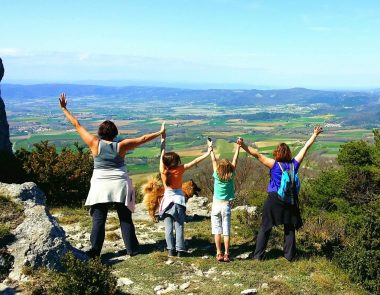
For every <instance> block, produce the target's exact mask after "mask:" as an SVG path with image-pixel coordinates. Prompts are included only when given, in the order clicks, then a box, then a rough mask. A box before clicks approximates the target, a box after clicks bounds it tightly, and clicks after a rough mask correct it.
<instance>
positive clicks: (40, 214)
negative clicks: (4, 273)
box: [0, 182, 70, 281]
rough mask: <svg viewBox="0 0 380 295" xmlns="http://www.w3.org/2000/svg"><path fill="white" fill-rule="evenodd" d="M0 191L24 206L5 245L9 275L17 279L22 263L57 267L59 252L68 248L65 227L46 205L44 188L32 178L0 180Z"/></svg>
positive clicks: (63, 251)
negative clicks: (11, 239) (9, 257)
mask: <svg viewBox="0 0 380 295" xmlns="http://www.w3.org/2000/svg"><path fill="white" fill-rule="evenodd" d="M0 194H1V195H4V196H7V197H9V198H10V199H11V200H12V201H14V202H16V203H19V204H21V205H22V206H23V207H24V216H25V218H24V221H23V222H22V223H21V224H19V225H18V226H17V228H16V229H15V230H13V231H12V234H13V235H14V236H15V237H14V242H13V243H11V244H10V245H8V251H9V253H10V254H11V255H12V256H13V257H14V264H13V269H12V271H11V272H10V274H9V278H11V279H13V280H16V281H17V280H20V278H21V274H22V268H23V267H24V266H31V267H39V266H46V267H48V268H51V269H60V267H61V265H60V260H61V258H62V256H63V255H64V254H65V253H66V252H67V251H68V250H69V249H70V245H69V244H68V243H67V242H66V239H65V231H64V230H63V229H62V228H61V227H60V226H59V224H58V222H57V220H56V219H55V218H54V217H53V216H51V214H50V213H49V212H48V210H47V209H46V207H45V202H46V198H45V195H44V194H43V192H42V191H41V190H40V189H39V188H38V187H37V186H36V185H35V184H34V183H32V182H27V183H24V184H21V185H17V184H5V183H0Z"/></svg>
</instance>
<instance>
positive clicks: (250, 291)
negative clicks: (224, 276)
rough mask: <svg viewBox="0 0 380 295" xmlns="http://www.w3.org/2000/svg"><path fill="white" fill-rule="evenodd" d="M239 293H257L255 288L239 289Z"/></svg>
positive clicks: (246, 294)
mask: <svg viewBox="0 0 380 295" xmlns="http://www.w3.org/2000/svg"><path fill="white" fill-rule="evenodd" d="M240 294H244V295H251V294H257V290H256V289H246V290H244V291H241V293H240Z"/></svg>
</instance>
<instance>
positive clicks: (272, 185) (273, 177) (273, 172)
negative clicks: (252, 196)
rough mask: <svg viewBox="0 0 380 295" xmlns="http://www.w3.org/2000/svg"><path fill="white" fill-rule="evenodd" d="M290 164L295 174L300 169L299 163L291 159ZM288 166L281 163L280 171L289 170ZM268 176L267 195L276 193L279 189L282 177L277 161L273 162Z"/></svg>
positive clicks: (288, 164)
mask: <svg viewBox="0 0 380 295" xmlns="http://www.w3.org/2000/svg"><path fill="white" fill-rule="evenodd" d="M292 162H293V165H294V172H295V173H297V172H298V169H299V167H300V163H298V162H297V160H296V159H292ZM290 165H291V163H284V162H281V166H282V169H284V170H288V169H290ZM269 175H270V180H269V184H268V193H270V192H277V191H278V189H279V188H280V184H281V175H282V171H281V168H280V165H278V162H277V161H275V162H274V165H273V167H272V169H270V171H269Z"/></svg>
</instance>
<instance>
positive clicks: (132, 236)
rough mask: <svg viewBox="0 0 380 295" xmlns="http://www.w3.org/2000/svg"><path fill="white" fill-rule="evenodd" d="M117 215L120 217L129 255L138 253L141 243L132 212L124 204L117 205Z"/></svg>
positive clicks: (122, 233)
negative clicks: (137, 235)
mask: <svg viewBox="0 0 380 295" xmlns="http://www.w3.org/2000/svg"><path fill="white" fill-rule="evenodd" d="M116 210H117V215H118V216H119V221H120V227H121V235H122V236H123V241H124V245H125V248H126V249H127V254H133V253H135V252H137V250H138V246H139V242H138V240H137V237H136V232H135V226H134V224H133V220H132V212H131V211H130V210H129V209H128V207H127V206H125V205H124V204H123V203H117V204H116Z"/></svg>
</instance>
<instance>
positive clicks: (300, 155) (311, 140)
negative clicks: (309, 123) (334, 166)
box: [294, 126, 323, 164]
mask: <svg viewBox="0 0 380 295" xmlns="http://www.w3.org/2000/svg"><path fill="white" fill-rule="evenodd" d="M322 131H323V129H322V127H321V126H316V127H314V132H313V135H312V136H311V137H310V138H309V140H308V141H307V142H306V143H305V145H304V147H303V148H302V149H301V150H300V151H299V152H298V154H297V156H295V157H294V159H295V160H296V161H297V162H298V163H300V164H301V162H302V160H303V159H304V157H305V155H306V153H307V151H308V150H309V148H310V147H311V146H312V145H313V143H314V141H315V139H316V138H317V137H318V135H319V134H321V132H322Z"/></svg>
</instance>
